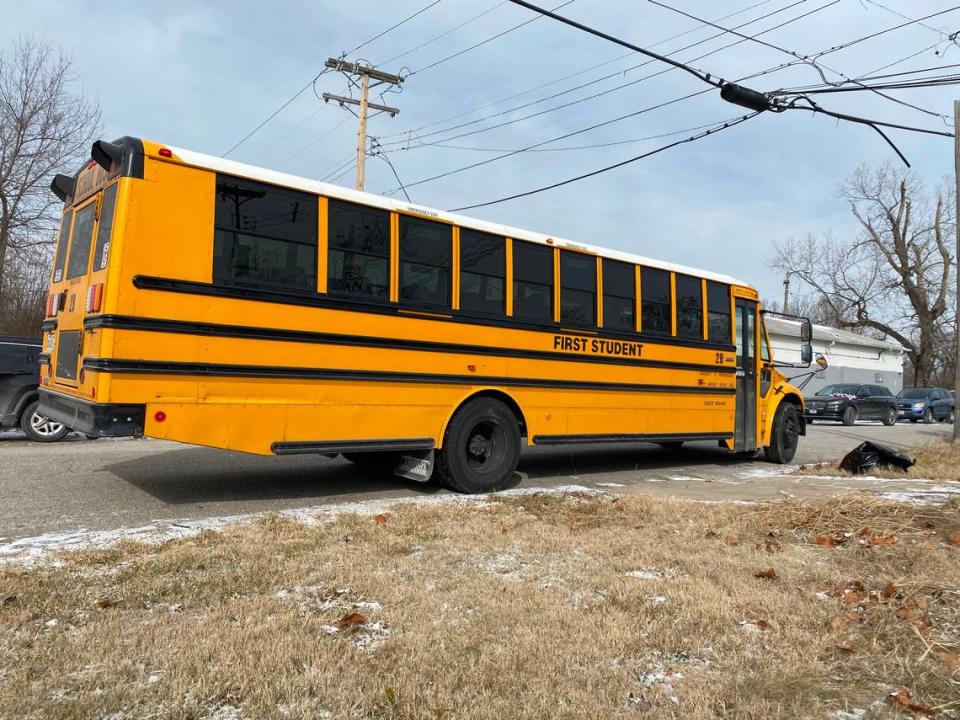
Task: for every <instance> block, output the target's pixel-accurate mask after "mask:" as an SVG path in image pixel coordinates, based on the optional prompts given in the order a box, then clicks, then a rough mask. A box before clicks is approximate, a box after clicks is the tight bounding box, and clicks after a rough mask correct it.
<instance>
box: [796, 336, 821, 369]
mask: <svg viewBox="0 0 960 720" xmlns="http://www.w3.org/2000/svg"><path fill="white" fill-rule="evenodd" d="M820 357H823V356H822V355H821V356H820ZM800 362H803V363H806V364H807V365H809V364H810V363H811V362H813V345H811V344H810V343H808V342H805V343H804V344H803V345H801V346H800ZM818 364H819V363H818Z"/></svg>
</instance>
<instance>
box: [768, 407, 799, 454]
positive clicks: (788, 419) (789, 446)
mask: <svg viewBox="0 0 960 720" xmlns="http://www.w3.org/2000/svg"><path fill="white" fill-rule="evenodd" d="M799 440H800V416H799V415H797V408H796V406H795V405H794V404H793V403H791V402H782V403H780V407H778V408H777V413H776V415H774V416H773V429H772V432H771V434H770V444H769V445H768V446H767V447H765V448H764V449H763V453H764V455H766V457H767V460H768V461H769V462H772V463H778V464H781V465H782V464H784V463H788V462H790V461H791V460H793V456H794V455H796V453H797V445H798V444H799Z"/></svg>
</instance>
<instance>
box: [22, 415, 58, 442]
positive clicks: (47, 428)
mask: <svg viewBox="0 0 960 720" xmlns="http://www.w3.org/2000/svg"><path fill="white" fill-rule="evenodd" d="M30 429H31V430H33V431H34V432H35V433H36V434H37V435H39V436H40V437H53V436H54V435H56V434H57V433H59V432H61V431H62V430H63V423H58V422H54V421H53V420H51V419H50V418H48V417H44V416H43V415H41V414H40V413H38V412H35V413H34V414H33V415H31V416H30Z"/></svg>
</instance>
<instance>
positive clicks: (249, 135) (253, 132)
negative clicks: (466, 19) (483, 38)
mask: <svg viewBox="0 0 960 720" xmlns="http://www.w3.org/2000/svg"><path fill="white" fill-rule="evenodd" d="M572 1H573V0H571V2H572ZM440 2H442V0H433V2H431V3H430V4H429V5H427V6H426V7H424V8H421V9H420V10H417V12H415V13H413V14H412V15H408V16H407V17H405V18H404V19H403V20H401V21H400V22H398V23H396V24H395V25H392V26H391V27H388V28H387V29H386V30H384V31H383V32H381V33H378V34H377V35H374V36H373V37H372V38H370V39H369V40H366V41H364V42H362V43H360V44H359V45H357V46H356V47H355V48H354V49H353V50H350V51H349V52H347V53H344V56H346V55H350V54H352V53H354V52H356V51H357V50H359V49H360V48H362V47H365V46H367V45H369V44H370V43H372V42H373V41H374V40H377V39H379V38H381V37H383V36H384V35H386V34H387V33H388V32H391V31H392V30H396V29H397V28H398V27H400V26H401V25H403V24H404V23H405V22H407V21H409V20H412V19H413V18H415V17H417V15H419V14H421V13H423V12H426V11H427V10H429V9H430V8H432V7H433V6H434V5H438V4H439V3H440ZM329 71H330V68H324V69H323V70H321V71H320V72H318V73H317V74H316V75H315V76H314V77H313V79H312V80H311V81H310V82H308V83H307V84H306V85H304V86H303V87H302V88H300V89H299V90H297V92H295V93H294V94H293V96H292V97H291V98H290V99H289V100H287V101H286V102H284V103H283V104H282V105H280V107H278V108H277V109H276V110H274V111H273V112H272V113H270V115H268V116H267V118H266V119H265V120H264V121H263V122H261V123H260V124H259V125H257V126H256V127H255V128H254V129H253V130H251V131H250V132H248V133H247V134H246V135H244V136H243V137H242V138H240V140H238V141H237V142H235V143H234V144H233V145H232V146H231V147H230V149H229V150H227V151H226V152H225V153H224V154H223V155H222V156H221V157H226V156H227V155H229V154H230V153H232V152H233V151H234V150H236V149H237V148H238V147H240V146H241V145H243V144H244V143H245V142H246V141H247V140H249V139H250V138H252V137H253V136H254V135H256V134H257V133H258V132H259V131H260V129H261V128H262V127H263V126H264V125H266V124H267V123H268V122H270V121H271V120H273V119H274V118H275V117H276V116H277V115H279V114H280V113H281V112H283V111H284V110H285V109H286V108H287V107H288V106H289V105H290V103H292V102H293V101H294V100H296V99H297V98H298V97H300V96H301V95H303V93H305V92H306V91H307V89H308V88H309V87H311V86H312V85H314V84H315V83H316V82H317V80H319V79H320V77H321V76H323V75H324V74H326V73H327V72H329Z"/></svg>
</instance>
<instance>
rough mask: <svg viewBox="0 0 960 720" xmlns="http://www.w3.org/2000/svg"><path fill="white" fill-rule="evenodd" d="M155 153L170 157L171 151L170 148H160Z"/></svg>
mask: <svg viewBox="0 0 960 720" xmlns="http://www.w3.org/2000/svg"><path fill="white" fill-rule="evenodd" d="M157 155H159V156H160V157H165V158H172V157H173V151H172V150H171V149H170V148H160V149H159V150H157Z"/></svg>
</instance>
